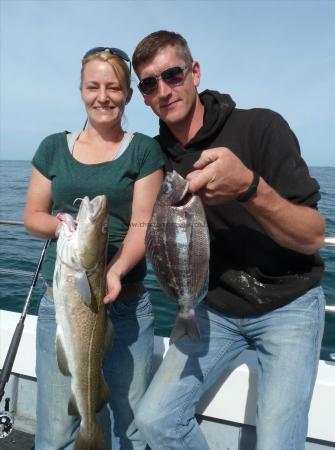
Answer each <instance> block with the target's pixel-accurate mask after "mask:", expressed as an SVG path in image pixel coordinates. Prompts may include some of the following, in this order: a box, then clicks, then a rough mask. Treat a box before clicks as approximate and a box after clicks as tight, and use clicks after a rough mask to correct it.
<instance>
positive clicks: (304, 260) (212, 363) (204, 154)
mask: <svg viewBox="0 0 335 450" xmlns="http://www.w3.org/2000/svg"><path fill="white" fill-rule="evenodd" d="M133 65H134V68H135V70H136V73H137V75H138V77H139V80H140V83H139V89H140V91H141V92H142V94H143V97H144V102H145V104H146V105H148V106H150V107H151V109H152V110H153V111H154V113H155V114H156V115H158V117H159V118H160V131H159V136H158V137H157V139H158V140H159V142H160V144H161V146H162V148H163V151H164V152H165V155H166V167H167V170H172V169H175V170H176V171H177V172H179V173H180V174H181V175H183V176H187V178H188V180H189V190H190V191H191V192H197V193H199V194H200V195H201V198H202V200H203V202H204V204H205V210H206V216H207V221H208V226H209V230H210V236H211V259H210V282H209V290H208V294H207V297H206V298H205V299H204V300H203V301H202V302H201V303H200V304H199V306H198V307H197V309H196V320H197V323H198V326H199V330H200V335H201V338H200V341H193V340H191V339H190V338H189V337H188V336H184V337H182V338H181V339H179V340H178V341H177V342H176V343H175V345H172V346H171V347H170V348H169V350H168V352H167V355H166V357H165V358H164V361H163V363H162V365H161V366H160V368H159V370H158V372H157V373H156V375H155V377H154V379H153V382H152V384H151V385H150V387H149V389H148V391H147V393H146V394H145V396H144V399H143V401H142V403H141V405H140V409H139V411H138V414H137V424H138V426H139V427H140V428H141V429H142V431H143V433H144V435H145V437H146V439H147V441H148V443H149V445H150V446H151V448H152V449H153V450H168V449H171V450H172V449H175V450H180V449H190V450H206V449H209V447H208V444H207V442H206V440H205V438H204V436H203V435H202V433H201V431H200V428H199V427H198V425H197V422H196V420H195V417H194V414H195V409H196V406H197V403H198V401H199V399H200V398H201V396H202V394H203V393H204V392H205V391H206V390H207V389H208V388H210V387H211V386H212V385H213V384H214V383H215V381H216V380H217V379H218V378H219V377H220V375H221V374H222V372H223V371H224V369H225V368H226V367H227V365H228V363H229V362H230V361H231V360H232V359H233V358H235V357H236V356H237V355H238V354H239V353H240V352H241V351H242V350H243V349H245V348H247V347H248V346H249V345H250V344H253V345H254V346H255V349H256V351H257V357H258V401H257V417H256V430H257V450H288V449H292V450H302V449H304V442H305V439H306V434H307V420H308V410H309V405H310V401H311V396H312V391H313V386H314V383H315V377H316V372H317V366H318V359H319V352H320V343H321V338H322V333H323V321H324V306H325V304H324V296H323V292H322V288H321V287H320V280H321V276H322V271H323V264H322V261H321V259H320V257H319V256H318V254H317V252H318V250H319V248H320V247H321V245H322V243H323V240H324V222H323V219H322V217H321V216H320V214H319V213H318V211H317V201H318V200H319V198H320V194H319V186H318V183H317V182H316V181H315V180H314V179H312V178H311V177H310V176H309V173H308V169H307V166H306V164H305V162H304V161H303V160H302V158H301V156H300V150H299V144H298V141H297V139H296V137H295V136H294V134H293V132H292V131H291V130H290V128H289V126H288V124H287V123H286V122H285V120H284V119H283V118H282V117H281V116H280V115H279V114H277V113H275V112H273V111H270V110H265V109H251V110H241V109H237V108H235V103H234V102H233V101H232V99H231V98H230V96H229V95H225V94H220V93H218V92H216V91H209V90H207V91H204V92H203V93H202V94H200V95H198V93H197V87H198V85H199V83H200V66H199V63H198V62H196V61H193V59H192V56H191V53H190V51H189V48H188V46H187V43H186V41H185V39H184V38H183V37H182V36H180V35H179V34H176V33H172V32H167V31H159V32H155V33H152V34H151V35H149V36H147V37H146V38H144V39H143V40H142V41H141V42H140V43H139V44H138V46H137V47H136V50H135V52H134V55H133Z"/></svg>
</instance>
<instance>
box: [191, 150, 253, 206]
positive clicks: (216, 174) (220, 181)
mask: <svg viewBox="0 0 335 450" xmlns="http://www.w3.org/2000/svg"><path fill="white" fill-rule="evenodd" d="M194 168H195V170H194V171H193V172H190V173H189V174H188V175H187V177H186V178H187V180H188V181H189V190H190V192H197V193H198V194H199V195H200V197H201V199H202V200H203V202H204V203H206V204H208V205H217V204H219V203H224V202H226V201H228V200H232V199H233V198H235V197H236V196H237V195H239V194H240V193H241V192H244V191H246V190H247V189H248V187H249V186H250V183H251V182H252V179H253V173H252V171H251V170H249V169H248V168H247V167H246V166H245V165H244V164H243V163H242V161H241V160H240V159H239V158H238V157H237V156H235V155H234V153H233V152H232V151H231V150H229V148H226V147H217V148H213V149H210V150H204V151H203V152H202V153H201V156H200V158H199V159H198V161H196V162H195V163H194Z"/></svg>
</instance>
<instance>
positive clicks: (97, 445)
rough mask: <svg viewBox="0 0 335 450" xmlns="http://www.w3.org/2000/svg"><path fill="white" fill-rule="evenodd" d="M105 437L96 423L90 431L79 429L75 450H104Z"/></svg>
mask: <svg viewBox="0 0 335 450" xmlns="http://www.w3.org/2000/svg"><path fill="white" fill-rule="evenodd" d="M104 449H105V444H104V437H103V434H102V431H101V428H100V425H99V424H98V422H96V421H95V422H94V423H93V425H92V426H91V427H90V430H89V432H88V430H86V429H83V428H81V427H80V428H79V432H78V435H77V439H76V443H75V447H74V450H104Z"/></svg>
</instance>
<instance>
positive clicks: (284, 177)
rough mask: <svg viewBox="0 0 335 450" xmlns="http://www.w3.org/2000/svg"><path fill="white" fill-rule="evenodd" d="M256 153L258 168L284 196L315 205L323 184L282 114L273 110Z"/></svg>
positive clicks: (294, 201)
mask: <svg viewBox="0 0 335 450" xmlns="http://www.w3.org/2000/svg"><path fill="white" fill-rule="evenodd" d="M257 155H258V156H257V160H258V161H257V166H258V167H257V168H256V169H255V170H256V171H258V172H259V174H260V175H261V176H262V177H263V178H264V180H265V181H266V182H267V183H268V184H269V185H270V186H271V187H273V188H274V189H275V190H276V191H277V192H278V193H279V194H280V195H281V196H283V197H284V198H286V199H287V200H289V201H291V202H292V203H296V204H304V205H308V206H312V207H316V205H317V202H318V200H320V193H319V189H320V186H319V184H318V182H317V181H316V180H315V179H314V178H312V177H311V176H310V174H309V170H308V167H307V165H306V163H305V161H304V160H303V158H302V157H301V152H300V146H299V142H298V139H297V138H296V136H295V134H294V133H293V131H292V130H291V129H290V127H289V125H288V123H287V122H286V121H285V120H284V119H283V118H282V116H280V115H279V114H277V113H272V114H271V117H270V120H269V121H268V123H267V125H266V126H265V127H264V129H263V134H262V136H261V139H260V143H259V145H258V151H257Z"/></svg>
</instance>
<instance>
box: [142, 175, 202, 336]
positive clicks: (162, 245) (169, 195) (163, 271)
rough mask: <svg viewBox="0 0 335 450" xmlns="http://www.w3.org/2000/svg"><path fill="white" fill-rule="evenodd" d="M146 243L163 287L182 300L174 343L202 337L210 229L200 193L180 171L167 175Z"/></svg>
mask: <svg viewBox="0 0 335 450" xmlns="http://www.w3.org/2000/svg"><path fill="white" fill-rule="evenodd" d="M145 245H146V252H147V255H148V257H149V259H150V261H151V264H152V267H153V269H154V272H155V274H156V276H157V279H158V281H159V283H160V285H161V287H162V289H163V290H164V291H165V292H166V294H167V295H168V296H169V297H171V298H172V299H173V300H174V301H176V302H177V303H178V312H177V317H176V321H175V325H174V328H173V330H172V333H171V336H170V343H173V342H175V341H176V340H177V339H179V338H180V337H182V336H184V335H188V336H190V338H192V339H195V340H196V339H199V337H200V336H199V330H198V327H197V325H196V322H195V318H194V307H195V306H196V304H197V302H198V301H199V300H200V299H201V298H202V297H203V296H204V294H205V292H206V289H207V284H208V265H209V232H208V227H207V221H206V216H205V212H204V208H203V206H202V203H201V200H200V198H199V196H197V195H192V194H190V193H189V192H188V182H187V181H186V180H185V179H184V178H183V177H182V176H180V175H179V174H178V173H177V172H176V171H173V172H168V173H167V174H166V177H165V179H164V182H163V184H162V187H161V191H160V193H159V194H158V197H157V200H156V203H155V206H154V209H153V214H152V218H151V221H150V224H149V225H148V228H147V232H146V237H145Z"/></svg>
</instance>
